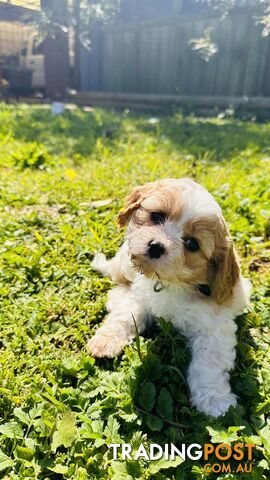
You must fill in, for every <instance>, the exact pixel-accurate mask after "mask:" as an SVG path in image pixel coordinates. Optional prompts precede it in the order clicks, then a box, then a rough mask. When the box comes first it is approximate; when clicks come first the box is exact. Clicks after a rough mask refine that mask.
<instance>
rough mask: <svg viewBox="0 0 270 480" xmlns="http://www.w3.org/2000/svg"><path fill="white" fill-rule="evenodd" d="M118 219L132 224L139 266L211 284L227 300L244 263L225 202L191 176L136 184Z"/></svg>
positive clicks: (177, 279) (153, 274) (162, 276)
mask: <svg viewBox="0 0 270 480" xmlns="http://www.w3.org/2000/svg"><path fill="white" fill-rule="evenodd" d="M118 224H119V225H120V226H124V225H125V224H128V228H127V238H128V244H129V253H130V256H131V259H132V262H133V264H134V266H135V267H136V268H137V270H139V271H140V272H142V273H144V274H145V275H146V276H148V277H150V278H154V279H156V280H158V279H159V280H161V281H165V282H167V283H172V284H177V283H180V284H182V285H186V286H190V287H194V286H198V285H204V286H205V285H207V286H208V287H209V292H211V297H212V298H213V299H214V300H215V301H216V302H217V303H223V302H224V301H225V300H227V299H228V298H229V297H230V296H231V294H232V289H233V286H234V284H235V282H236V281H237V279H238V278H239V265H238V260H237V257H236V253H235V250H234V248H233V244H232V240H231V238H230V235H229V232H228V229H227V227H226V224H225V221H224V219H223V217H222V214H221V210H220V207H219V206H218V204H217V203H216V202H215V200H214V199H213V197H212V196H211V195H210V193H209V192H207V190H205V189H204V188H203V187H201V186H200V185H199V184H197V183H195V182H193V181H192V180H189V179H180V180H172V179H171V180H161V181H159V182H153V183H148V184H146V185H144V186H141V187H136V188H135V189H134V190H133V191H132V192H131V194H130V195H129V196H128V197H127V199H126V206H125V209H124V210H123V211H122V212H120V213H119V215H118Z"/></svg>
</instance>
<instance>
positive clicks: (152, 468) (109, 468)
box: [0, 105, 270, 480]
mask: <svg viewBox="0 0 270 480" xmlns="http://www.w3.org/2000/svg"><path fill="white" fill-rule="evenodd" d="M269 138H270V124H267V123H265V124H261V125H258V124H255V123H251V122H250V123H244V122H241V121H239V120H234V119H226V118H225V119H220V118H215V119H200V118H197V117H193V116H189V117H183V116H182V115H181V114H180V113H177V112H176V113H174V114H173V115H170V116H169V115H168V116H163V117H160V119H159V120H158V121H156V120H155V119H151V118H150V116H148V115H131V114H130V113H129V112H127V111H126V112H123V113H113V112H108V111H102V110H95V111H83V110H82V109H78V108H77V109H74V110H71V111H67V112H65V114H64V115H63V116H61V117H53V116H52V115H51V113H50V111H49V109H47V108H40V107H39V108H38V107H26V106H20V107H12V106H5V105H2V106H1V107H0V208H1V211H0V258H1V260H0V261H1V268H0V277H1V282H0V295H1V309H0V332H1V336H0V342H1V343H0V416H1V418H0V477H1V478H5V479H6V480H7V479H16V480H17V479H28V478H29V479H32V478H36V479H41V480H42V479H55V480H58V479H61V478H63V479H78V480H84V479H88V478H90V479H95V478H98V479H107V478H110V479H113V480H126V479H127V480H129V479H133V478H138V479H158V480H162V479H167V478H170V479H178V480H190V479H192V478H194V479H197V480H204V479H212V478H224V479H225V478H226V479H232V478H236V479H242V478H248V479H250V480H255V479H258V480H261V479H267V478H269V475H270V474H269V470H270V431H269V423H268V422H269V420H268V417H269V412H270V351H269V344H270V337H269V321H270V315H269V304H268V307H267V299H268V297H267V295H268V294H269V283H268V281H269V270H268V267H269V263H267V262H268V261H269V257H268V256H267V247H268V246H269V241H268V238H269V232H270V225H269V223H267V209H268V208H269V203H268V197H267V190H269V157H270V142H269ZM181 176H189V177H192V178H194V179H195V180H197V181H199V182H201V183H202V184H204V185H205V186H206V187H207V188H208V189H209V190H210V191H211V192H212V193H213V194H214V195H215V197H216V198H217V200H218V201H219V202H220V204H221V205H222V208H223V211H224V214H225V218H226V219H227V221H228V223H229V226H230V229H231V232H232V235H233V237H234V240H235V243H236V246H237V248H238V251H239V252H240V254H241V257H242V268H243V272H244V273H245V274H246V275H247V276H250V277H251V280H252V283H253V295H252V303H251V306H250V307H249V308H248V309H247V311H246V313H245V314H243V315H242V316H241V317H239V318H238V320H237V322H238V325H239V328H238V346H237V363H236V368H235V370H234V372H233V373H232V379H231V382H232V387H233V390H234V391H235V392H236V393H237V395H238V396H239V405H238V406H237V407H236V408H231V409H230V410H229V412H228V413H227V414H226V416H225V417H223V418H219V419H213V418H210V417H206V416H204V415H202V414H199V413H198V412H196V411H195V410H194V409H192V408H191V407H190V405H189V401H188V391H187V385H186V382H185V371H186V368H187V365H188V361H189V352H188V349H187V348H186V345H185V342H184V339H183V338H182V337H181V335H178V334H176V333H175V332H174V331H173V330H172V328H171V327H170V326H169V325H167V324H165V323H164V322H162V321H161V323H160V326H157V327H156V328H153V329H151V330H150V331H149V332H147V334H146V336H144V338H142V337H141V338H139V339H137V342H135V343H134V344H133V345H130V346H128V347H127V348H126V349H125V352H124V354H123V355H122V356H121V357H120V358H117V359H115V360H114V361H112V360H102V361H95V360H94V359H93V358H91V357H90V356H89V355H88V354H87V352H86V348H85V345H86V342H87V339H88V338H89V336H90V334H91V333H93V331H94V330H95V328H96V327H97V325H99V324H100V322H101V321H102V319H103V317H104V315H105V301H106V292H107V291H108V289H109V288H110V287H111V282H110V281H109V280H108V279H107V278H100V276H99V275H98V274H97V273H96V272H94V271H93V270H92V269H91V266H90V261H91V258H92V256H93V252H94V251H95V250H102V251H104V252H105V253H106V254H107V255H108V256H111V255H113V254H114V253H115V251H116V250H117V248H118V247H119V245H120V244H121V241H122V238H123V232H120V231H119V230H117V228H116V224H115V216H116V213H117V212H118V210H119V208H120V207H121V206H122V204H123V199H124V197H125V195H126V194H127V193H129V191H130V188H131V187H132V186H134V185H136V184H142V183H144V182H146V181H151V180H155V179H158V178H163V177H181ZM211 441H212V442H225V443H228V442H229V443H230V442H232V443H233V442H242V443H254V444H256V445H257V448H256V451H255V455H254V462H253V470H252V472H251V473H246V474H244V473H237V474H236V473H215V474H213V473H210V474H208V473H206V472H204V470H203V466H204V463H205V462H204V461H203V460H200V461H192V462H191V461H185V462H182V463H181V464H180V461H177V462H174V463H173V464H170V462H165V461H163V460H160V461H156V462H153V461H147V460H144V459H140V460H137V461H133V460H132V461H125V462H122V461H113V460H112V452H111V450H109V449H108V445H109V444H110V443H123V442H124V443H131V445H132V446H133V448H134V450H136V448H137V447H138V446H139V445H140V444H141V443H143V444H144V445H145V446H146V448H147V445H149V443H154V442H155V443H159V444H161V445H162V444H165V443H170V442H173V443H174V444H175V445H179V444H181V443H187V444H189V443H194V442H197V443H200V444H203V443H205V442H206V443H209V442H211ZM213 461H214V459H213ZM234 466H235V465H233V463H232V469H233V468H234Z"/></svg>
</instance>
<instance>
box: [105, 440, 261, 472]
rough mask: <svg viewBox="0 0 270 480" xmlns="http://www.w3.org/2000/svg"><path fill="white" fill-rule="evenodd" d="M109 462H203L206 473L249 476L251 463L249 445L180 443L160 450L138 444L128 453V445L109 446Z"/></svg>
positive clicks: (168, 445) (252, 447) (115, 444)
mask: <svg viewBox="0 0 270 480" xmlns="http://www.w3.org/2000/svg"><path fill="white" fill-rule="evenodd" d="M109 448H110V449H112V456H113V460H139V459H140V458H142V459H145V460H153V461H154V460H160V459H161V458H163V459H164V460H170V461H173V460H175V459H176V458H177V457H180V458H181V459H182V461H183V462H185V461H186V460H193V461H196V460H201V459H202V460H204V462H205V463H204V466H203V469H204V471H205V472H206V473H210V472H214V473H251V471H252V461H253V449H254V448H255V445H253V444H251V443H236V444H234V445H229V444H228V443H219V444H212V443H205V444H203V445H200V444H199V443H191V444H190V445H186V444H185V443H182V444H181V445H180V446H177V447H176V446H175V445H174V444H173V443H165V445H163V446H161V445H159V444H157V443H150V444H149V445H147V446H144V445H143V444H142V443H141V444H140V445H139V447H138V448H137V449H132V446H131V445H130V444H129V443H122V444H120V443H112V444H111V445H109Z"/></svg>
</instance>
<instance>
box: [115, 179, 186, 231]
mask: <svg viewBox="0 0 270 480" xmlns="http://www.w3.org/2000/svg"><path fill="white" fill-rule="evenodd" d="M139 207H141V211H140V212H138V215H137V216H136V217H135V221H138V223H144V224H145V223H146V222H147V221H148V219H147V217H146V215H145V213H144V212H148V213H151V212H162V213H165V214H166V215H167V216H168V217H169V218H170V219H171V220H177V219H179V218H180V215H181V213H182V210H183V204H182V201H181V193H180V188H179V186H176V185H175V183H173V182H170V180H160V181H158V182H152V183H147V184H146V185H144V186H142V187H135V188H134V190H133V191H132V192H131V194H130V195H128V197H127V198H126V204H125V208H124V210H123V211H122V212H120V213H119V214H118V217H117V223H118V225H119V226H120V227H123V226H124V225H125V224H126V223H127V222H128V221H129V220H130V216H131V214H132V213H133V212H134V211H135V210H137V209H139Z"/></svg>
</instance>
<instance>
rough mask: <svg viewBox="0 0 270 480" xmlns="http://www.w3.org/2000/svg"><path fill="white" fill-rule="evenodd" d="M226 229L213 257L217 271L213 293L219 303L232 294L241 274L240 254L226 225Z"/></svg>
mask: <svg viewBox="0 0 270 480" xmlns="http://www.w3.org/2000/svg"><path fill="white" fill-rule="evenodd" d="M225 229H226V233H225V237H224V236H223V239H220V240H221V241H220V243H219V245H217V248H216V251H215V252H214V257H213V261H214V266H215V272H216V273H215V276H214V282H213V283H214V285H213V295H214V298H215V299H216V301H217V303H218V304H221V303H223V302H224V301H225V300H227V299H228V298H229V297H230V296H231V295H232V290H233V287H234V285H235V283H236V281H237V280H238V278H239V275H240V266H239V260H238V256H237V253H236V251H235V249H234V246H233V242H232V239H231V238H230V236H229V232H228V230H227V228H226V226H225Z"/></svg>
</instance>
